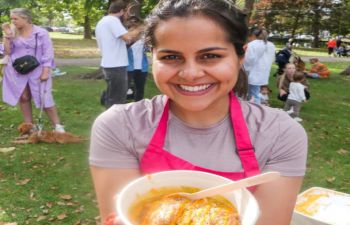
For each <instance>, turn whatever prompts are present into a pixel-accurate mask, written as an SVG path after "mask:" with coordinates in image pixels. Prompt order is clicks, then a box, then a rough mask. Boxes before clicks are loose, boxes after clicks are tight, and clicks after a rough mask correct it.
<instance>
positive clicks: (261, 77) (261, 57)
mask: <svg viewBox="0 0 350 225" xmlns="http://www.w3.org/2000/svg"><path fill="white" fill-rule="evenodd" d="M251 37H252V41H250V42H249V43H248V45H247V51H246V54H245V58H244V69H245V71H246V73H247V75H248V84H249V86H248V98H249V99H250V100H252V101H253V102H254V103H256V104H260V103H261V99H260V87H261V86H262V85H268V82H269V76H270V71H271V67H272V63H273V61H274V59H275V45H274V44H272V43H271V42H269V41H268V40H267V37H268V33H267V31H266V30H265V29H260V28H256V29H255V30H253V31H252V33H251Z"/></svg>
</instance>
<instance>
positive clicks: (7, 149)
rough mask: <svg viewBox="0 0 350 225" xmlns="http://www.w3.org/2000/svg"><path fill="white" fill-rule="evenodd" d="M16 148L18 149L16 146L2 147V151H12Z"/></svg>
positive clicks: (0, 149) (0, 150)
mask: <svg viewBox="0 0 350 225" xmlns="http://www.w3.org/2000/svg"><path fill="white" fill-rule="evenodd" d="M15 149H16V147H8V148H0V152H2V153H7V152H11V151H13V150H15Z"/></svg>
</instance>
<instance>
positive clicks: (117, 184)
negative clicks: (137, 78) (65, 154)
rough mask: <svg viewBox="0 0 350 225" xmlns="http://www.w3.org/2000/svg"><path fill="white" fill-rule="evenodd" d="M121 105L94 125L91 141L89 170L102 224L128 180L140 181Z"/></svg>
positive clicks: (108, 112)
mask: <svg viewBox="0 0 350 225" xmlns="http://www.w3.org/2000/svg"><path fill="white" fill-rule="evenodd" d="M126 123H127V119H126V118H125V117H124V111H123V105H120V106H119V109H116V108H115V109H114V110H107V111H105V112H104V113H102V114H101V115H100V116H99V117H98V118H97V119H96V120H95V122H94V124H93V126H92V130H91V138H90V154H89V161H90V169H91V175H92V180H93V183H94V187H95V193H96V197H97V201H98V207H99V212H100V216H101V221H102V222H104V221H105V220H106V217H107V216H108V215H109V214H111V213H116V211H115V196H116V194H117V193H118V192H119V191H120V190H121V188H122V187H123V186H124V185H125V184H126V183H128V182H129V181H130V180H132V179H134V178H136V177H139V176H140V175H141V174H140V172H139V161H138V158H137V156H136V155H135V154H137V153H135V152H132V150H131V149H130V148H131V147H130V146H131V145H132V143H131V141H130V139H129V138H130V131H129V130H128V129H127V126H126V125H125V124H126ZM120 130H123V132H120Z"/></svg>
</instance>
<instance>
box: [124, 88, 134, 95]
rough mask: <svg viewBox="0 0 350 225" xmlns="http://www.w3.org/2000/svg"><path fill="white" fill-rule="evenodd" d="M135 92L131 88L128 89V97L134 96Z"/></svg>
mask: <svg viewBox="0 0 350 225" xmlns="http://www.w3.org/2000/svg"><path fill="white" fill-rule="evenodd" d="M133 93H134V92H133V91H132V89H131V88H129V89H128V91H127V92H126V94H127V95H132V94H133Z"/></svg>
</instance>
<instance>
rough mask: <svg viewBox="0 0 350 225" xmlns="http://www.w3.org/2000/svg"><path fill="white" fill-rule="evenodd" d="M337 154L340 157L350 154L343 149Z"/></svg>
mask: <svg viewBox="0 0 350 225" xmlns="http://www.w3.org/2000/svg"><path fill="white" fill-rule="evenodd" d="M337 152H338V154H339V155H347V154H348V151H347V150H345V149H342V148H341V149H339V150H338V151H337Z"/></svg>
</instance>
